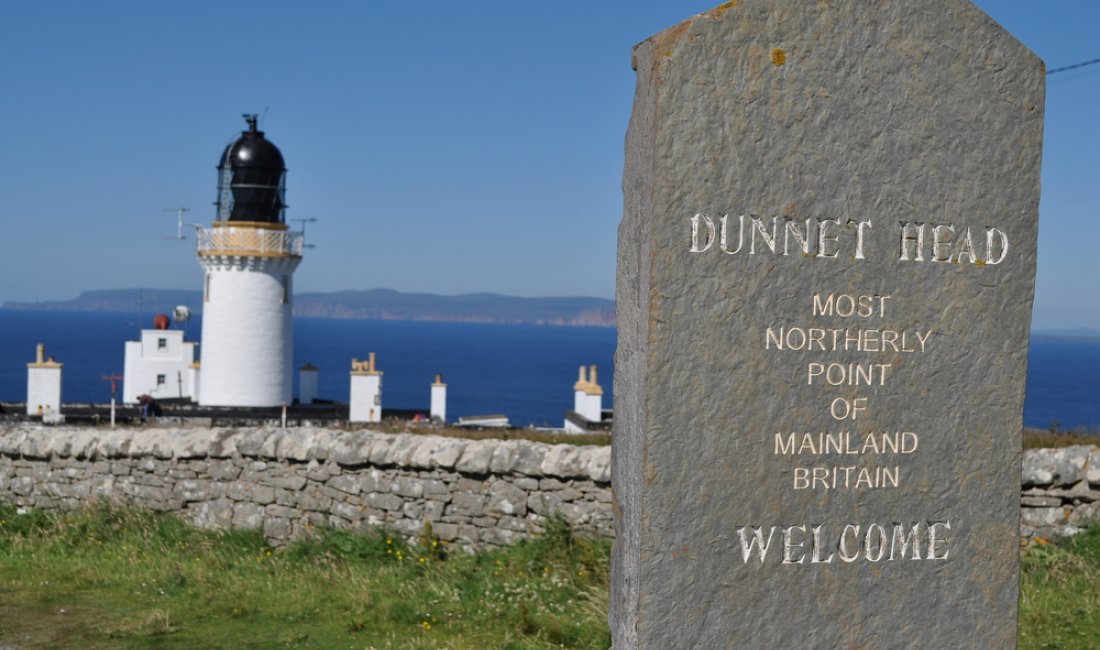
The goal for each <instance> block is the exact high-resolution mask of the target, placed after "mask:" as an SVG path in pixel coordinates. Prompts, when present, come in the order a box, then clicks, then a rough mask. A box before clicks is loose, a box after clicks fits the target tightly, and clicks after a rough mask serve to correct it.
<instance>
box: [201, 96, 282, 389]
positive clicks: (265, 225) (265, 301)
mask: <svg viewBox="0 0 1100 650" xmlns="http://www.w3.org/2000/svg"><path fill="white" fill-rule="evenodd" d="M244 117H245V121H246V122H247V124H248V130H246V131H243V132H242V133H241V135H240V137H238V138H237V139H236V140H234V141H233V142H232V143H230V144H229V146H227V147H226V148H225V151H223V152H222V156H221V160H220V161H219V162H218V200H217V202H216V205H217V216H216V218H215V221H214V223H213V224H212V225H211V226H210V227H209V228H200V229H199V230H198V245H197V253H198V258H199V264H200V265H201V266H202V268H203V271H204V272H205V277H204V279H203V316H202V345H201V348H200V349H201V352H202V362H201V378H202V379H201V382H200V383H199V404H201V405H203V406H278V405H281V404H287V403H290V401H291V380H292V372H293V369H292V363H293V347H292V342H293V322H292V320H291V311H292V303H291V301H292V299H293V277H294V270H295V269H296V268H297V267H298V263H299V262H301V260H302V233H300V232H291V231H290V230H289V229H288V228H287V226H286V219H285V211H286V203H285V198H286V164H285V163H284V162H283V155H282V153H280V152H279V149H278V148H277V147H276V146H275V145H274V144H272V143H271V141H269V140H268V139H267V138H266V137H264V133H263V131H259V130H258V129H257V128H256V116H255V115H245V116H244Z"/></svg>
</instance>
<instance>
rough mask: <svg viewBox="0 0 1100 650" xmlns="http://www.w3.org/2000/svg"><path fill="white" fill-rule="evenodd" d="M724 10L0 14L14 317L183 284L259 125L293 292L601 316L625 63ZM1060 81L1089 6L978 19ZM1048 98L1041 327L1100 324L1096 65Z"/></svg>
mask: <svg viewBox="0 0 1100 650" xmlns="http://www.w3.org/2000/svg"><path fill="white" fill-rule="evenodd" d="M714 4H716V0H710V1H706V2H700V1H693V0H681V1H679V2H673V1H665V2H658V1H656V0H599V1H580V0H563V1H559V2H537V3H536V2H517V1H516V0H507V1H504V0H500V1H497V0H478V1H475V2H421V3H408V2H385V3H384V2H319V3H308V4H307V3H305V2H214V1H212V0H204V1H198V2H171V3H170V2H84V1H80V2H75V1H74V2H48V1H43V2H16V1H14V0H8V1H4V2H0V61H3V63H2V64H0V160H2V163H3V165H2V173H0V223H2V224H3V227H4V234H3V242H4V245H3V255H2V257H0V260H2V261H0V301H4V300H48V299H65V298H71V297H74V296H75V295H76V294H77V293H78V292H79V291H81V290H85V289H100V288H121V287H136V286H146V287H157V288H161V287H164V288H195V289H198V288H199V286H200V283H201V275H200V272H199V266H198V264H197V263H196V261H195V258H194V251H193V242H192V241H188V242H185V243H184V242H178V241H169V240H165V239H162V237H164V236H166V235H171V234H173V233H174V232H175V215H174V214H171V213H167V212H163V211H162V210H163V209H164V208H173V207H177V206H186V207H189V208H191V209H192V210H193V211H192V212H191V213H189V214H188V217H189V220H191V221H198V222H202V223H205V224H209V222H210V221H212V220H213V216H214V215H213V207H212V205H211V203H212V202H213V200H214V194H215V191H214V190H215V172H214V167H215V165H216V164H217V160H218V156H219V154H220V153H221V150H222V148H223V147H224V146H225V144H226V143H227V142H229V141H230V140H231V139H232V138H233V137H235V135H236V134H237V133H238V132H239V131H240V130H241V129H242V128H244V122H243V121H242V120H241V118H240V114H241V113H244V112H258V113H264V112H265V111H266V117H265V118H264V122H263V127H264V129H265V130H266V131H267V133H268V135H269V137H270V138H271V140H272V141H274V142H275V143H276V144H277V145H278V146H279V147H280V148H281V149H282V151H283V153H284V155H285V157H286V159H287V166H288V167H289V168H290V173H289V176H288V202H289V203H290V205H291V209H290V210H289V211H288V218H290V219H293V218H304V217H316V218H318V219H319V221H318V222H317V223H314V224H310V225H309V227H308V229H307V239H308V240H309V241H310V242H311V243H313V244H316V246H317V248H316V249H313V250H311V251H308V255H307V258H306V259H305V261H304V262H303V263H302V265H301V267H300V268H299V271H298V273H297V275H296V281H297V287H296V288H297V290H298V291H327V290H338V289H366V288H372V287H392V288H395V289H399V290H402V291H424V292H432V293H443V294H456V293H466V292H474V291H495V292H500V293H507V294H514V295H522V296H551V295H594V296H604V297H612V295H613V293H614V276H615V231H616V227H617V224H618V221H619V218H620V214H621V210H622V195H621V190H620V177H621V173H622V163H623V135H624V132H625V130H626V124H627V118H628V116H629V112H630V105H631V101H632V99H633V90H634V73H633V71H632V70H631V69H630V50H631V47H632V46H633V44H634V43H636V42H638V41H640V40H642V39H644V38H646V37H648V36H650V35H651V34H653V33H655V32H658V31H660V30H661V29H663V28H665V27H668V26H671V25H673V24H674V23H676V22H679V21H680V20H682V19H684V18H687V17H689V16H691V15H693V14H695V13H698V12H700V11H704V10H706V9H709V8H710V7H711V6H713V5H714ZM977 4H978V5H979V6H981V7H982V8H983V9H985V11H986V12H987V13H989V14H990V15H991V16H992V17H993V18H994V19H996V20H997V21H998V22H1000V23H1001V24H1002V25H1003V26H1004V27H1005V28H1007V29H1008V31H1010V32H1012V33H1013V34H1014V35H1015V36H1016V37H1017V38H1019V39H1020V40H1021V41H1023V42H1024V43H1025V44H1026V45H1028V46H1029V47H1030V48H1031V49H1032V50H1033V51H1034V52H1036V53H1037V54H1038V55H1039V56H1040V57H1042V58H1043V59H1045V60H1046V62H1047V66H1048V67H1049V68H1056V67H1059V66H1062V65H1067V64H1072V63H1076V62H1079V61H1084V60H1088V59H1094V58H1100V39H1098V38H1097V34H1098V32H1100V2H1097V1H1096V0H1058V1H1056V2H1035V1H1034V0H1029V1H1024V0H980V1H979V2H978V3H977ZM1049 81H1050V83H1049V85H1048V89H1047V109H1046V143H1045V144H1046V149H1045V154H1044V165H1043V199H1042V205H1041V222H1040V223H1041V225H1040V240H1039V252H1040V259H1039V281H1038V292H1037V299H1036V308H1035V322H1034V325H1035V326H1036V327H1037V328H1066V327H1093V328H1100V288H1098V286H1097V282H1098V280H1100V256H1098V255H1097V254H1096V241H1097V240H1098V239H1100V117H1098V116H1100V112H1098V107H1100V65H1097V66H1092V67H1089V68H1084V69H1082V70H1080V71H1076V72H1069V73H1064V74H1059V75H1054V76H1052V77H1051V78H1050V80H1049Z"/></svg>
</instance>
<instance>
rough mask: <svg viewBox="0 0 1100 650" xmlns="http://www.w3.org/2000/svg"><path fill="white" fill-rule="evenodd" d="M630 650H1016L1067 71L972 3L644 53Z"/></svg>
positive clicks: (903, 6)
mask: <svg viewBox="0 0 1100 650" xmlns="http://www.w3.org/2000/svg"><path fill="white" fill-rule="evenodd" d="M634 67H635V69H636V71H637V75H638V84H637V92H636V96H635V101H634V112H633V115H632V117H631V122H630V130H629V133H628V135H627V147H626V148H627V160H626V170H625V174H624V180H623V185H624V192H625V208H624V216H623V220H622V224H621V226H620V230H619V258H618V265H619V266H618V287H617V303H618V307H617V308H618V314H617V318H618V324H619V348H618V351H617V357H616V372H615V396H616V404H615V411H616V412H615V429H614V436H613V437H614V445H613V449H612V456H613V458H612V472H613V474H612V480H613V486H614V491H615V499H616V503H615V507H616V510H615V512H616V536H617V540H616V548H615V553H614V564H613V572H612V577H613V586H612V603H611V614H610V618H609V621H610V623H611V627H612V631H613V635H614V644H615V647H616V648H635V647H639V648H656V649H661V650H666V649H672V648H781V647H789V648H895V647H905V648H909V647H922V648H962V647H965V648H1010V647H1014V646H1015V640H1016V601H1017V582H1018V575H1019V565H1018V535H1019V501H1018V499H1019V495H1018V491H1019V476H1020V441H1019V436H1020V430H1021V410H1022V402H1023V393H1024V379H1025V367H1026V361H1027V357H1026V355H1027V341H1028V330H1029V326H1030V319H1031V303H1032V296H1033V290H1034V275H1035V238H1036V227H1037V211H1038V200H1039V167H1040V148H1041V139H1042V115H1043V92H1044V81H1045V79H1044V68H1043V64H1042V62H1041V61H1040V60H1038V59H1037V58H1036V57H1035V56H1034V55H1033V54H1031V53H1030V52H1029V51H1028V50H1027V49H1025V48H1024V47H1023V46H1022V45H1020V44H1019V43H1018V42H1016V41H1015V40H1014V39H1013V38H1012V37H1011V36H1010V35H1009V34H1008V33H1006V32H1005V31H1004V30H1003V29H1002V28H1001V27H1000V26H998V25H997V24H996V23H994V22H993V21H992V20H990V19H989V18H988V17H987V16H986V15H985V14H983V13H982V12H981V11H980V10H978V9H977V8H975V7H974V6H973V5H972V4H971V3H969V2H967V1H965V0H904V1H902V0H880V1H876V2H870V3H869V2H865V1H864V0H821V1H817V2H811V1H804V2H789V1H779V0H744V1H743V2H728V3H725V4H724V5H721V6H720V7H718V8H716V9H714V10H712V11H710V12H708V13H706V14H702V15H700V16H697V17H695V18H693V19H691V20H688V21H686V22H684V23H682V24H680V25H677V26H675V27H672V28H671V29H669V30H667V31H665V32H662V33H660V34H658V35H656V36H654V37H652V38H650V39H649V40H647V41H645V42H643V43H641V44H639V45H638V46H637V47H636V49H635V52H634Z"/></svg>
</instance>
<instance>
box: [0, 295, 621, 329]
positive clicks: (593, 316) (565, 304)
mask: <svg viewBox="0 0 1100 650" xmlns="http://www.w3.org/2000/svg"><path fill="white" fill-rule="evenodd" d="M202 304H203V301H202V292H201V291H188V290H181V289H149V288H146V289H103V290H97V291H84V292H82V293H81V294H80V295H79V296H77V297H76V298H73V299H71V300H50V301H43V302H5V303H4V304H3V305H2V306H0V309H25V310H41V311H122V312H138V311H146V312H151V311H154V310H160V311H167V310H171V309H172V308H173V307H175V306H176V305H187V306H188V307H190V308H191V310H192V312H194V313H196V314H201V313H202ZM294 315H295V316H303V317H307V318H350V319H364V320H419V321H448V322H467V323H519V324H533V325H566V326H593V327H614V326H615V302H614V301H613V300H609V299H607V298H590V297H564V298H520V297H516V296H504V295H500V294H496V293H468V294H462V295H458V296H441V295H436V294H430V293H402V292H399V291H395V290H393V289H367V290H362V291H334V292H330V293H299V294H295V296H294Z"/></svg>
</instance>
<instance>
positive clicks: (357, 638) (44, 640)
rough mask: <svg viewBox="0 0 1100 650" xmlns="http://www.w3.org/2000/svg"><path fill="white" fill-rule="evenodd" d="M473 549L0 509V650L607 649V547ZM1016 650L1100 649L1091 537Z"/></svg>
mask: <svg viewBox="0 0 1100 650" xmlns="http://www.w3.org/2000/svg"><path fill="white" fill-rule="evenodd" d="M548 529H549V530H548V533H547V534H546V535H544V536H542V537H540V538H539V539H537V540H534V541H531V542H527V543H523V544H520V545H517V546H515V547H513V548H510V549H506V550H500V551H493V552H484V553H478V554H474V555H471V554H467V553H465V552H462V551H451V550H449V549H448V548H447V547H446V545H444V544H441V543H439V542H438V540H436V539H434V538H433V537H432V536H431V533H430V530H426V531H425V534H424V535H422V536H421V539H420V540H419V541H418V543H417V544H415V545H412V546H410V545H407V544H405V543H404V542H403V541H402V540H401V539H400V538H398V537H395V536H387V535H386V534H385V533H384V532H381V531H377V532H371V533H364V534H352V533H348V532H341V531H321V532H320V533H319V534H318V535H317V536H316V538H315V539H313V540H311V541H309V542H307V543H301V544H297V545H295V546H291V547H289V548H287V549H284V550H281V551H272V550H271V549H269V548H268V547H267V546H265V545H264V542H263V539H262V538H261V537H260V536H259V535H258V534H253V533H240V532H223V533H210V532H204V531H199V530H196V529H194V528H191V527H190V526H188V525H186V524H184V523H182V522H180V521H179V520H178V519H175V518H174V517H171V516H168V515H162V514H155V513H150V512H147V511H143V510H135V509H119V508H109V507H99V508H95V509H91V510H87V511H81V512H75V513H68V514H52V513H42V512H36V511H31V512H28V513H26V514H17V513H16V511H15V510H14V509H13V508H11V507H4V506H0V646H3V645H4V644H5V643H6V644H11V645H14V646H15V647H18V648H20V649H21V650H31V649H34V648H81V649H85V648H87V649H95V648H112V649H113V648H398V649H400V648H410V649H412V648H471V649H472V648H477V649H479V650H480V649H483V648H485V649H489V648H499V649H507V650H520V649H528V648H530V649H535V648H601V649H602V648H607V647H608V645H609V644H610V638H609V636H608V632H607V627H606V624H605V617H606V611H607V591H608V558H609V554H610V546H609V544H608V543H607V542H606V541H593V540H588V539H584V538H578V537H576V536H575V535H573V533H572V532H571V531H570V530H569V527H568V526H567V525H566V524H565V523H564V522H562V521H561V520H555V521H554V522H553V523H552V524H551V525H550V526H549V527H548ZM1021 573H1022V577H1021V585H1020V594H1021V595H1020V648H1021V649H1022V650H1030V649H1038V648H1059V649H1067V650H1072V649H1075V648H1081V649H1086V648H1088V649H1096V648H1100V528H1097V529H1093V530H1090V531H1088V532H1086V533H1084V534H1082V535H1080V536H1078V537H1075V538H1073V539H1072V540H1070V541H1067V542H1065V543H1063V544H1062V545H1061V546H1054V545H1043V546H1035V547H1032V548H1029V549H1028V550H1026V551H1025V552H1024V555H1023V560H1022V572H1021Z"/></svg>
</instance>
